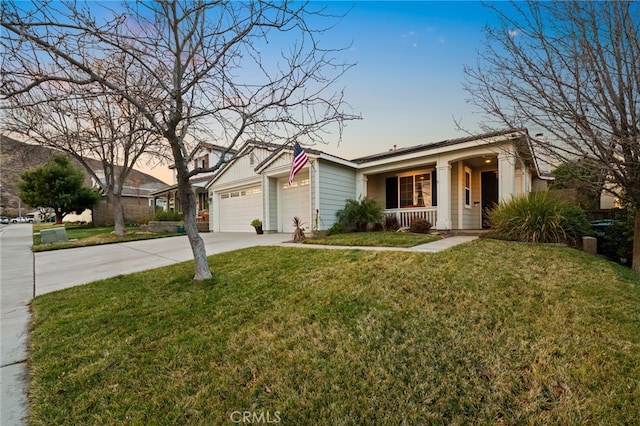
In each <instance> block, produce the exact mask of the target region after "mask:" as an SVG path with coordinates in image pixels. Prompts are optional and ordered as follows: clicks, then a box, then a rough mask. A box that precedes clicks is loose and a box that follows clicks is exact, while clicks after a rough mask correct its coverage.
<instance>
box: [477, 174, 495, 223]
mask: <svg viewBox="0 0 640 426" xmlns="http://www.w3.org/2000/svg"><path fill="white" fill-rule="evenodd" d="M480 180H481V185H482V229H487V228H490V225H489V212H490V211H491V210H492V209H493V208H494V207H495V206H497V205H498V171H497V170H490V171H486V172H482V173H481V174H480Z"/></svg>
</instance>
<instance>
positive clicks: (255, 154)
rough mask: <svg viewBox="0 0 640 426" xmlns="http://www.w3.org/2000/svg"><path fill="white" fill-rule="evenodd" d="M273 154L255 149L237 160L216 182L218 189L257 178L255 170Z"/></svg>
mask: <svg viewBox="0 0 640 426" xmlns="http://www.w3.org/2000/svg"><path fill="white" fill-rule="evenodd" d="M270 153H271V152H270V151H268V150H266V149H264V148H253V149H252V150H251V151H250V152H249V153H248V154H245V155H243V156H241V157H240V158H237V159H236V160H235V161H234V163H233V164H232V165H231V167H229V168H228V169H226V170H225V171H224V172H223V173H222V174H221V175H220V176H219V177H218V178H217V179H216V181H215V183H214V186H215V187H216V188H219V187H223V186H225V185H229V184H232V183H234V182H242V181H244V180H247V179H249V178H256V177H257V175H256V172H255V171H254V168H255V167H256V166H257V165H258V164H259V163H260V162H261V161H262V160H264V159H265V158H267V156H268V155H269V154H270Z"/></svg>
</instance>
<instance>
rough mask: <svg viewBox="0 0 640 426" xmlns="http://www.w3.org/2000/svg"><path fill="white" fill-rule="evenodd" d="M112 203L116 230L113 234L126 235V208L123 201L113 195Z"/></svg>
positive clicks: (118, 196)
mask: <svg viewBox="0 0 640 426" xmlns="http://www.w3.org/2000/svg"><path fill="white" fill-rule="evenodd" d="M110 198H111V203H112V204H113V221H114V225H115V226H114V229H113V233H114V234H116V235H124V234H125V233H126V230H125V225H124V206H123V205H122V199H121V198H120V195H115V194H114V195H112V196H111V197H110Z"/></svg>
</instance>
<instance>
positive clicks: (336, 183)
mask: <svg viewBox="0 0 640 426" xmlns="http://www.w3.org/2000/svg"><path fill="white" fill-rule="evenodd" d="M318 163H319V164H318V166H317V167H318V171H319V173H318V175H319V179H320V182H318V183H319V185H318V191H319V198H318V199H319V201H320V204H319V206H318V207H317V208H318V209H319V210H320V215H319V220H318V229H319V230H325V229H329V228H330V227H331V225H333V224H334V222H335V221H336V212H337V211H338V210H341V209H343V208H344V206H345V203H346V200H347V199H349V198H355V197H356V172H355V170H354V169H351V168H348V167H344V166H341V165H338V164H333V163H328V162H326V161H319V162H318ZM383 196H384V194H383ZM313 199H314V198H312V200H313ZM314 216H315V211H314Z"/></svg>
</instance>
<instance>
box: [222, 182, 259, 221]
mask: <svg viewBox="0 0 640 426" xmlns="http://www.w3.org/2000/svg"><path fill="white" fill-rule="evenodd" d="M256 218H257V219H260V220H262V190H261V188H260V186H253V187H250V188H246V189H242V190H235V191H229V192H223V193H221V194H220V231H221V232H255V230H254V229H253V226H251V221H252V220H253V219H256Z"/></svg>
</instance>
